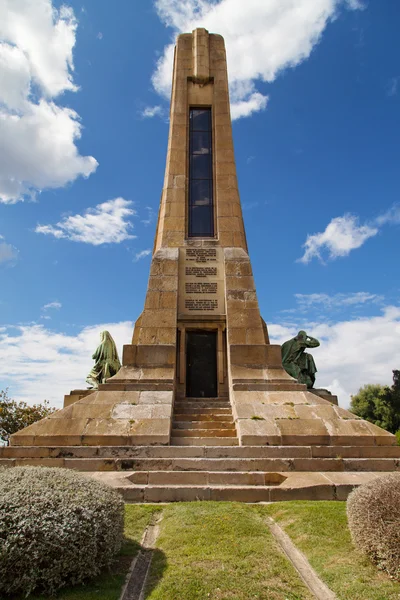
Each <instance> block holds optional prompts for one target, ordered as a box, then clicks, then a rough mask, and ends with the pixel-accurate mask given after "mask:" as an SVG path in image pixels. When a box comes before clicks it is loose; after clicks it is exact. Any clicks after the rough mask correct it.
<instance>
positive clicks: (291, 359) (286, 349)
mask: <svg viewBox="0 0 400 600" xmlns="http://www.w3.org/2000/svg"><path fill="white" fill-rule="evenodd" d="M319 345H320V344H319V341H318V340H317V339H315V338H313V337H309V336H308V335H307V334H306V332H305V331H299V333H298V334H297V335H296V337H294V338H292V339H291V340H288V341H287V342H285V343H284V344H282V365H283V368H284V369H285V371H286V372H287V373H289V375H291V376H292V377H294V378H295V379H297V381H298V382H299V383H305V384H306V385H307V387H308V388H312V387H313V386H314V383H315V373H316V372H317V367H316V366H315V362H314V359H313V357H312V356H311V354H307V352H304V351H305V349H306V348H317V346H319Z"/></svg>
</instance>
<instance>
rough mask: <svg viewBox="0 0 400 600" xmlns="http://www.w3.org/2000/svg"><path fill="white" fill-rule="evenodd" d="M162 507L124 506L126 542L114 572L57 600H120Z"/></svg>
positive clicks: (42, 599) (35, 599) (45, 599)
mask: <svg viewBox="0 0 400 600" xmlns="http://www.w3.org/2000/svg"><path fill="white" fill-rule="evenodd" d="M157 512H160V507H158V506H151V505H132V504H127V505H125V542H124V545H123V547H122V548H121V552H120V554H119V556H118V557H117V560H116V563H115V565H114V566H113V567H112V568H111V571H105V572H104V573H103V574H101V575H100V576H99V577H96V578H95V579H93V580H91V581H89V582H88V583H87V584H86V585H84V586H83V585H79V586H74V587H70V588H65V589H62V590H60V591H59V593H58V594H57V596H56V598H57V600H118V598H119V596H120V594H121V589H122V586H123V584H124V582H125V578H126V574H127V572H128V569H129V566H130V564H131V562H132V559H133V557H134V556H135V555H136V554H137V552H138V551H139V548H140V540H141V537H142V534H143V532H144V530H145V528H146V527H147V525H148V524H149V523H150V521H151V519H152V516H153V514H154V513H157ZM28 600H49V596H43V595H39V596H38V595H31V596H29V599H28Z"/></svg>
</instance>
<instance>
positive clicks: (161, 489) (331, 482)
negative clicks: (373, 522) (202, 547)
mask: <svg viewBox="0 0 400 600" xmlns="http://www.w3.org/2000/svg"><path fill="white" fill-rule="evenodd" d="M91 475H92V476H93V477H95V478H96V479H100V480H104V481H106V482H107V483H109V485H112V486H113V487H114V489H117V490H118V492H119V493H120V494H121V495H122V496H123V498H124V500H125V501H126V502H141V503H143V502H191V501H196V500H216V501H218V500H225V501H231V502H280V501H282V500H342V501H343V500H346V499H347V496H348V495H349V493H350V492H351V491H352V490H353V489H354V488H355V487H357V486H359V485H361V484H363V483H367V482H368V481H371V480H372V479H374V478H375V477H379V473H376V472H371V473H351V472H349V473H336V474H335V473H333V474H331V473H302V474H300V475H299V474H297V473H288V474H287V478H286V479H285V480H284V481H283V482H282V483H281V484H279V483H274V484H272V485H244V484H243V485H233V484H232V485H221V484H214V485H212V484H208V485H207V484H203V485H202V484H191V485H182V484H181V485H178V484H177V485H171V484H167V485H160V484H158V485H157V484H154V485H153V484H147V485H145V484H141V485H140V484H134V483H132V482H131V481H129V479H128V478H127V477H124V478H120V479H119V480H116V479H115V477H114V476H113V474H111V473H92V474H91ZM285 475H286V474H285Z"/></svg>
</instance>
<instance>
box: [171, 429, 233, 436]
mask: <svg viewBox="0 0 400 600" xmlns="http://www.w3.org/2000/svg"><path fill="white" fill-rule="evenodd" d="M180 436H188V437H236V430H235V429H222V428H218V429H216V428H215V429H213V428H210V429H193V430H191V429H172V431H171V437H180Z"/></svg>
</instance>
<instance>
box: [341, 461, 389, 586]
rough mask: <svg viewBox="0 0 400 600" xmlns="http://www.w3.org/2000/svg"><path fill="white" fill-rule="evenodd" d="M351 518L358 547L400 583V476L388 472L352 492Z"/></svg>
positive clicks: (350, 501)
mask: <svg viewBox="0 0 400 600" xmlns="http://www.w3.org/2000/svg"><path fill="white" fill-rule="evenodd" d="M347 518H348V522H349V528H350V532H351V536H352V538H353V542H354V544H355V546H356V547H358V548H359V549H360V550H361V551H362V552H364V553H365V554H367V556H369V558H370V559H371V560H372V562H373V563H375V564H376V565H377V567H378V568H379V569H382V570H383V571H386V572H387V573H388V574H389V575H390V576H391V577H392V578H393V579H397V580H400V473H388V474H386V475H383V476H382V477H378V478H377V479H374V480H372V481H370V482H369V483H366V484H364V485H361V486H360V487H359V488H357V489H355V490H354V491H353V492H351V494H350V495H349V497H348V499H347Z"/></svg>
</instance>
